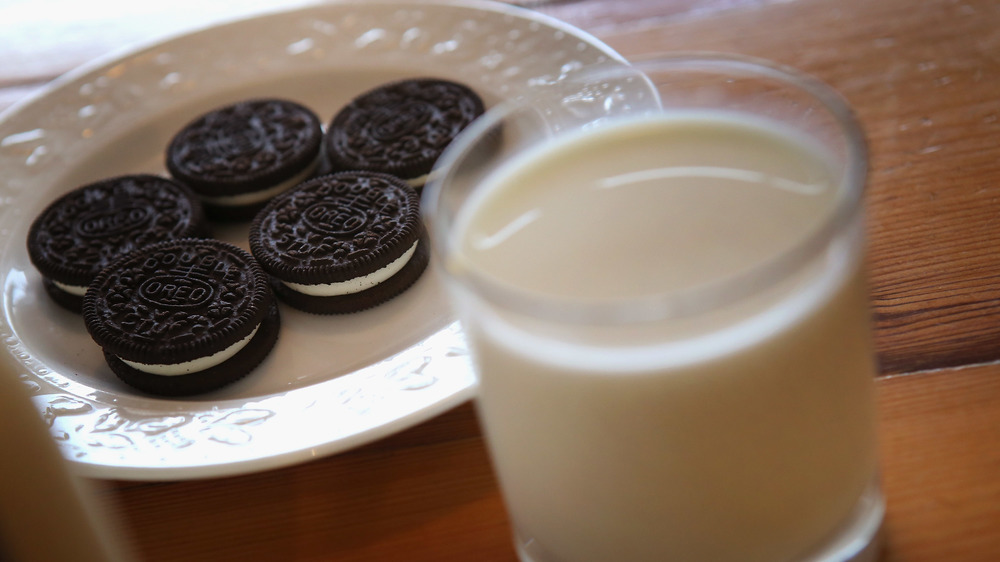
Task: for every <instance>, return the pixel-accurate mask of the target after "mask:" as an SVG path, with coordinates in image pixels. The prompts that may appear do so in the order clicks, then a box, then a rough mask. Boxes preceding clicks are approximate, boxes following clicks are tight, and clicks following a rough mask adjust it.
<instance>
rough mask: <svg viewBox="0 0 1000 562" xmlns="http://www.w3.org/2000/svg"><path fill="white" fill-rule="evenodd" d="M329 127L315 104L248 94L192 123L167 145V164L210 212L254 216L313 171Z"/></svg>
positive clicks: (225, 216) (227, 216)
mask: <svg viewBox="0 0 1000 562" xmlns="http://www.w3.org/2000/svg"><path fill="white" fill-rule="evenodd" d="M322 142H323V129H322V126H321V123H320V121H319V118H318V117H317V116H316V114H315V113H313V112H312V110H310V109H309V108H307V107H305V106H303V105H300V104H298V103H295V102H292V101H288V100H283V99H274V98H268V99H255V100H246V101H241V102H239V103H235V104H232V105H228V106H225V107H220V108H218V109H214V110H212V111H209V112H208V113H205V114H204V115H202V116H200V117H198V118H197V119H195V120H194V121H192V122H190V123H188V124H187V125H186V126H185V127H184V128H183V129H181V130H180V131H179V132H178V133H177V134H176V135H175V136H174V138H173V139H172V140H171V142H170V145H169V146H168V147H167V162H166V164H167V170H169V171H170V174H171V175H172V176H173V177H174V178H175V179H177V180H178V181H181V182H183V183H184V184H186V185H188V186H190V187H191V188H192V189H193V190H194V191H195V192H196V193H198V195H199V196H200V197H201V198H202V201H203V203H204V205H205V210H206V212H207V213H208V215H209V217H210V218H213V219H216V220H223V221H227V220H249V219H251V218H253V216H254V214H256V213H257V211H259V210H260V209H261V208H262V207H263V206H264V205H265V204H266V203H267V201H268V200H269V199H270V198H271V197H274V196H275V195H277V194H278V193H281V192H282V191H285V190H286V189H288V188H290V187H293V186H294V185H296V184H298V183H300V182H301V181H303V180H305V179H306V178H307V177H309V176H310V175H311V174H312V173H313V171H314V169H315V168H316V165H317V163H318V162H319V160H320V158H319V156H320V147H321V145H322Z"/></svg>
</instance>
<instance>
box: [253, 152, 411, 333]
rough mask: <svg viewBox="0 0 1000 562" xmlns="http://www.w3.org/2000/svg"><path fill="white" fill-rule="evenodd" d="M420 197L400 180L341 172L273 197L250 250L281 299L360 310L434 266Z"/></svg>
mask: <svg viewBox="0 0 1000 562" xmlns="http://www.w3.org/2000/svg"><path fill="white" fill-rule="evenodd" d="M418 206H419V197H418V195H417V193H416V191H414V189H413V188H411V187H410V186H408V185H407V184H406V183H404V182H403V181H402V180H400V179H399V178H397V177H395V176H390V175H386V174H377V173H373V172H363V171H359V172H341V173H337V174H332V175H327V176H321V177H318V178H315V179H313V180H310V181H308V182H306V183H304V184H302V185H300V186H299V187H297V188H296V189H294V190H291V191H288V192H286V193H283V194H282V195H280V196H278V197H276V198H275V199H274V200H272V201H271V202H270V203H269V204H268V205H267V207H265V208H264V210H262V211H261V212H260V214H259V215H257V218H255V219H254V222H253V223H252V224H251V226H250V251H251V252H252V253H253V255H254V257H255V258H257V260H258V262H260V264H261V267H263V268H264V270H265V271H267V272H268V273H269V274H271V275H272V276H273V277H274V278H275V282H274V286H275V291H276V292H277V294H278V296H279V297H280V298H281V299H282V300H284V301H285V302H287V303H288V304H290V305H292V306H293V307H295V308H298V309H301V310H304V311H306V312H312V313H317V314H335V313H347V312H355V311H358V310H362V309H365V308H369V307H372V306H375V305H377V304H380V303H382V302H384V301H387V300H389V299H391V298H393V297H395V296H396V295H398V294H400V293H402V292H403V291H405V290H406V289H407V288H408V287H410V286H411V285H412V284H413V283H414V282H415V281H416V280H417V278H419V277H420V275H421V274H422V273H423V271H424V270H425V269H426V267H427V262H428V245H427V241H426V240H425V233H424V228H423V224H422V223H421V220H420V213H419V209H418Z"/></svg>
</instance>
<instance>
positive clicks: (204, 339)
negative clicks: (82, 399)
mask: <svg viewBox="0 0 1000 562" xmlns="http://www.w3.org/2000/svg"><path fill="white" fill-rule="evenodd" d="M272 301H273V294H272V292H271V289H270V287H269V284H268V278H267V275H266V274H265V273H264V272H263V271H262V270H261V268H260V266H258V265H257V263H256V262H255V261H254V259H253V257H252V256H251V255H250V254H248V253H247V252H246V251H244V250H242V249H240V248H237V247H236V246H233V245H231V244H228V243H225V242H220V241H218V240H197V239H188V240H179V241H173V242H166V243H162V244H157V245H155V246H151V247H148V248H145V249H143V250H141V251H139V252H136V253H133V254H130V255H128V256H126V257H124V258H122V259H121V260H119V261H117V262H115V263H114V264H113V266H112V267H109V268H107V269H105V270H104V271H103V272H102V273H101V274H100V275H99V276H98V277H97V278H96V279H95V280H94V282H93V283H92V284H91V285H90V288H89V289H88V291H87V294H86V296H85V297H84V302H83V315H84V321H85V323H86V326H87V331H89V332H90V334H91V336H92V337H93V338H94V340H95V341H96V342H97V343H98V345H100V346H101V347H102V348H104V350H105V352H106V353H110V354H112V355H115V356H118V357H120V358H122V359H126V360H130V361H135V362H139V363H146V364H163V363H172V364H174V363H180V362H185V361H190V360H193V359H197V358H200V357H204V356H207V355H211V354H213V353H215V352H218V351H221V350H223V349H225V348H227V347H229V346H230V345H232V344H234V343H236V342H238V341H240V340H241V339H243V338H245V337H247V336H248V335H250V333H252V332H253V330H254V329H255V328H256V327H257V326H258V325H259V324H260V323H261V322H262V321H263V320H264V318H265V317H266V316H267V314H268V313H269V309H270V306H271V304H272Z"/></svg>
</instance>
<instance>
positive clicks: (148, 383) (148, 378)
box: [104, 302, 281, 396]
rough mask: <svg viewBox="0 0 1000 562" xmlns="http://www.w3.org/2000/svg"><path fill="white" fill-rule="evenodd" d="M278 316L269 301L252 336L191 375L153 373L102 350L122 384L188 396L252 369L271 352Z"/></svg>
mask: <svg viewBox="0 0 1000 562" xmlns="http://www.w3.org/2000/svg"><path fill="white" fill-rule="evenodd" d="M280 327H281V317H280V316H279V314H278V304H277V303H276V302H272V303H271V306H270V307H269V313H268V315H267V317H265V318H264V321H263V323H262V324H261V326H260V328H259V329H258V330H257V333H256V334H254V336H253V339H251V340H250V342H248V343H247V345H246V346H244V347H243V349H241V350H240V351H239V352H237V353H236V355H234V356H233V357H232V358H230V359H228V360H227V361H226V362H225V363H223V364H220V365H216V366H214V367H209V368H208V369H205V370H203V371H199V372H197V373H194V374H192V375H179V376H169V377H165V376H157V375H150V374H149V373H145V372H143V371H140V370H138V369H135V368H132V367H130V366H129V365H127V364H126V363H125V362H123V361H122V360H121V359H119V358H118V357H116V356H115V355H113V354H111V353H108V352H107V351H105V352H104V358H105V360H106V361H107V362H108V366H110V367H111V371H112V372H114V373H115V375H116V376H117V377H118V378H120V379H121V380H122V381H123V382H125V383H126V384H128V385H130V386H133V387H135V388H138V389H139V390H142V391H144V392H148V393H150V394H158V395H161V396H190V395H192V394H199V393H202V392H208V391H210V390H215V389H217V388H221V387H223V386H225V385H227V384H230V383H233V382H235V381H237V380H239V379H241V378H243V377H244V376H246V374H247V373H249V372H250V371H251V370H253V369H254V368H255V367H257V365H259V364H260V363H261V362H262V361H263V360H264V359H265V358H266V357H267V355H268V354H269V353H270V352H271V349H272V348H273V347H274V344H275V343H276V342H277V340H278V333H279V331H280Z"/></svg>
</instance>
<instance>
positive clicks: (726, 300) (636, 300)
mask: <svg viewBox="0 0 1000 562" xmlns="http://www.w3.org/2000/svg"><path fill="white" fill-rule="evenodd" d="M668 68H676V69H682V70H683V69H689V70H693V69H703V70H716V71H723V70H724V71H729V72H732V71H737V72H739V73H741V74H743V75H745V76H748V77H756V78H767V79H771V80H775V81H778V82H781V83H784V84H785V85H787V86H791V87H793V88H795V89H798V90H799V91H801V92H804V93H806V94H808V95H809V96H810V97H812V98H813V99H815V100H817V101H818V102H819V103H820V105H821V106H823V107H824V108H825V109H826V110H827V112H829V114H830V115H831V116H832V117H833V120H834V121H835V122H836V124H837V125H838V126H839V136H840V138H841V139H843V142H844V143H845V145H846V164H845V166H844V170H843V175H842V177H841V179H840V182H839V183H838V185H837V188H838V189H839V190H840V192H841V194H840V195H839V196H838V199H837V202H836V204H835V205H834V206H833V208H832V209H831V212H829V213H828V214H827V215H826V216H825V217H824V219H823V220H822V222H821V223H820V225H819V227H818V228H816V229H814V230H812V231H811V232H809V233H808V234H807V235H806V236H803V237H802V238H801V239H800V240H799V241H798V243H796V244H793V245H792V246H791V247H789V248H787V249H786V250H783V251H782V252H779V253H778V254H776V255H774V256H771V257H769V258H768V259H765V260H761V261H760V262H758V263H756V264H755V265H754V266H753V267H751V268H749V269H747V270H745V271H742V272H740V273H737V274H734V275H729V276H725V277H722V278H718V279H713V280H711V281H709V282H705V283H702V284H699V285H695V286H692V287H688V288H684V289H680V290H672V291H668V292H664V293H658V294H651V295H643V296H638V297H628V298H615V299H611V298H609V299H602V300H596V299H595V300H587V301H581V300H570V299H559V298H558V296H557V295H550V294H545V295H541V294H538V293H533V292H530V291H526V290H523V289H519V288H517V287H514V286H511V285H509V284H506V283H503V282H501V281H498V280H496V279H493V278H492V277H491V276H488V275H483V274H481V273H480V272H478V271H475V270H470V269H468V268H464V269H463V270H462V272H460V273H459V272H456V271H452V268H449V267H448V265H447V261H448V260H447V259H446V256H448V255H450V254H452V253H453V252H457V251H459V250H457V249H455V248H454V247H453V246H454V243H455V241H454V240H453V236H452V235H451V233H450V232H446V230H447V227H445V226H442V222H444V221H441V220H439V219H438V218H437V215H438V213H440V212H441V209H440V206H439V202H440V201H441V198H442V189H443V188H444V186H445V184H446V183H447V181H448V179H449V178H450V176H451V174H452V173H453V172H452V170H454V169H455V164H456V163H458V162H460V161H461V160H462V159H463V158H464V157H465V156H466V155H467V154H468V153H469V152H470V150H472V149H473V147H474V146H476V145H477V143H478V142H479V141H480V140H481V139H482V138H483V136H484V135H487V134H489V132H490V131H491V130H493V129H494V128H495V126H496V125H497V124H498V123H500V122H501V121H502V120H503V119H505V118H506V117H508V116H510V115H512V114H513V113H515V112H516V111H518V110H520V109H524V108H530V107H531V104H530V97H522V98H515V99H508V100H505V101H503V102H501V103H498V104H497V105H496V106H494V107H492V108H490V109H489V110H487V111H486V112H485V113H484V114H483V115H482V116H481V117H480V118H478V119H476V120H475V121H474V122H473V123H471V124H470V125H469V126H468V127H467V128H466V129H465V130H464V131H462V132H461V133H460V134H459V135H458V137H457V138H456V139H455V140H454V141H453V142H452V143H451V144H450V145H449V146H448V147H447V148H446V149H445V151H444V153H443V154H442V156H441V158H439V159H438V161H437V163H436V164H435V166H434V168H435V170H434V172H433V173H432V174H431V177H430V180H429V181H428V182H427V185H425V186H424V188H423V195H422V198H421V199H422V200H421V208H422V213H423V218H424V222H425V223H426V225H427V230H428V232H429V233H430V241H431V247H432V252H431V254H432V255H431V259H432V260H433V261H434V262H436V264H437V265H438V266H439V267H440V268H441V270H442V271H444V272H445V274H446V275H447V277H449V278H451V279H452V280H454V281H455V282H457V283H459V284H461V285H462V286H463V287H464V288H467V289H470V290H472V291H473V292H474V293H476V294H478V295H481V296H482V297H484V298H485V299H486V300H488V301H489V302H491V303H493V304H496V305H499V306H500V307H501V308H504V309H507V310H510V311H513V312H517V313H520V314H523V315H525V316H529V317H534V318H538V319H543V320H545V319H547V320H555V321H560V322H577V323H596V324H633V323H638V322H644V321H656V320H666V319H671V318H680V317H688V316H693V315H697V314H703V313H708V312H710V311H712V310H715V309H718V308H721V307H723V306H726V305H729V304H732V303H735V302H738V301H740V300H742V299H745V298H748V297H752V296H753V295H754V294H757V293H759V292H761V291H763V290H765V289H766V288H767V287H770V286H772V285H774V284H775V283H777V282H780V281H781V280H784V279H786V278H788V276H790V275H792V274H793V273H794V272H796V271H797V270H798V269H799V268H800V267H801V266H802V265H804V264H805V263H807V262H808V261H809V260H810V259H811V258H813V257H814V256H815V255H816V252H818V251H820V250H822V249H823V248H825V247H827V245H828V244H830V243H831V242H832V241H833V240H834V239H836V238H837V236H838V235H839V234H841V233H842V232H844V231H846V230H847V229H848V228H849V227H850V225H851V224H852V222H853V220H854V218H855V217H856V216H857V215H859V214H860V212H861V207H862V203H863V199H864V193H865V190H866V179H867V174H868V147H867V142H866V139H865V135H864V131H863V129H862V127H861V124H860V122H859V120H858V118H857V116H856V114H855V113H854V111H853V110H852V109H851V107H850V105H849V104H848V102H847V101H846V99H844V98H843V96H842V95H841V94H840V93H839V92H837V91H836V90H834V89H833V88H832V87H831V86H829V85H827V84H826V83H824V82H822V81H821V80H819V79H817V78H815V77H814V76H812V75H810V74H807V73H805V72H802V71H800V70H798V69H795V68H793V67H790V66H787V65H783V64H780V63H776V62H773V61H770V60H766V59H760V58H755V57H749V56H745V55H738V54H729V53H716V52H707V51H689V52H673V53H660V54H650V55H646V56H643V57H637V58H634V59H630V60H629V61H627V62H625V63H624V64H622V65H621V66H612V67H609V66H606V65H604V66H602V65H598V66H595V67H591V68H589V69H584V70H582V71H581V73H580V74H578V75H576V76H574V77H571V78H569V79H571V80H577V79H580V78H584V77H586V76H588V75H593V76H596V75H611V76H613V75H614V73H616V72H618V73H624V72H626V71H631V72H633V73H634V72H635V71H636V70H639V71H640V72H642V71H644V70H649V71H653V70H665V69H668ZM609 73H610V74H609ZM644 74H645V73H644ZM542 142H545V141H542Z"/></svg>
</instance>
